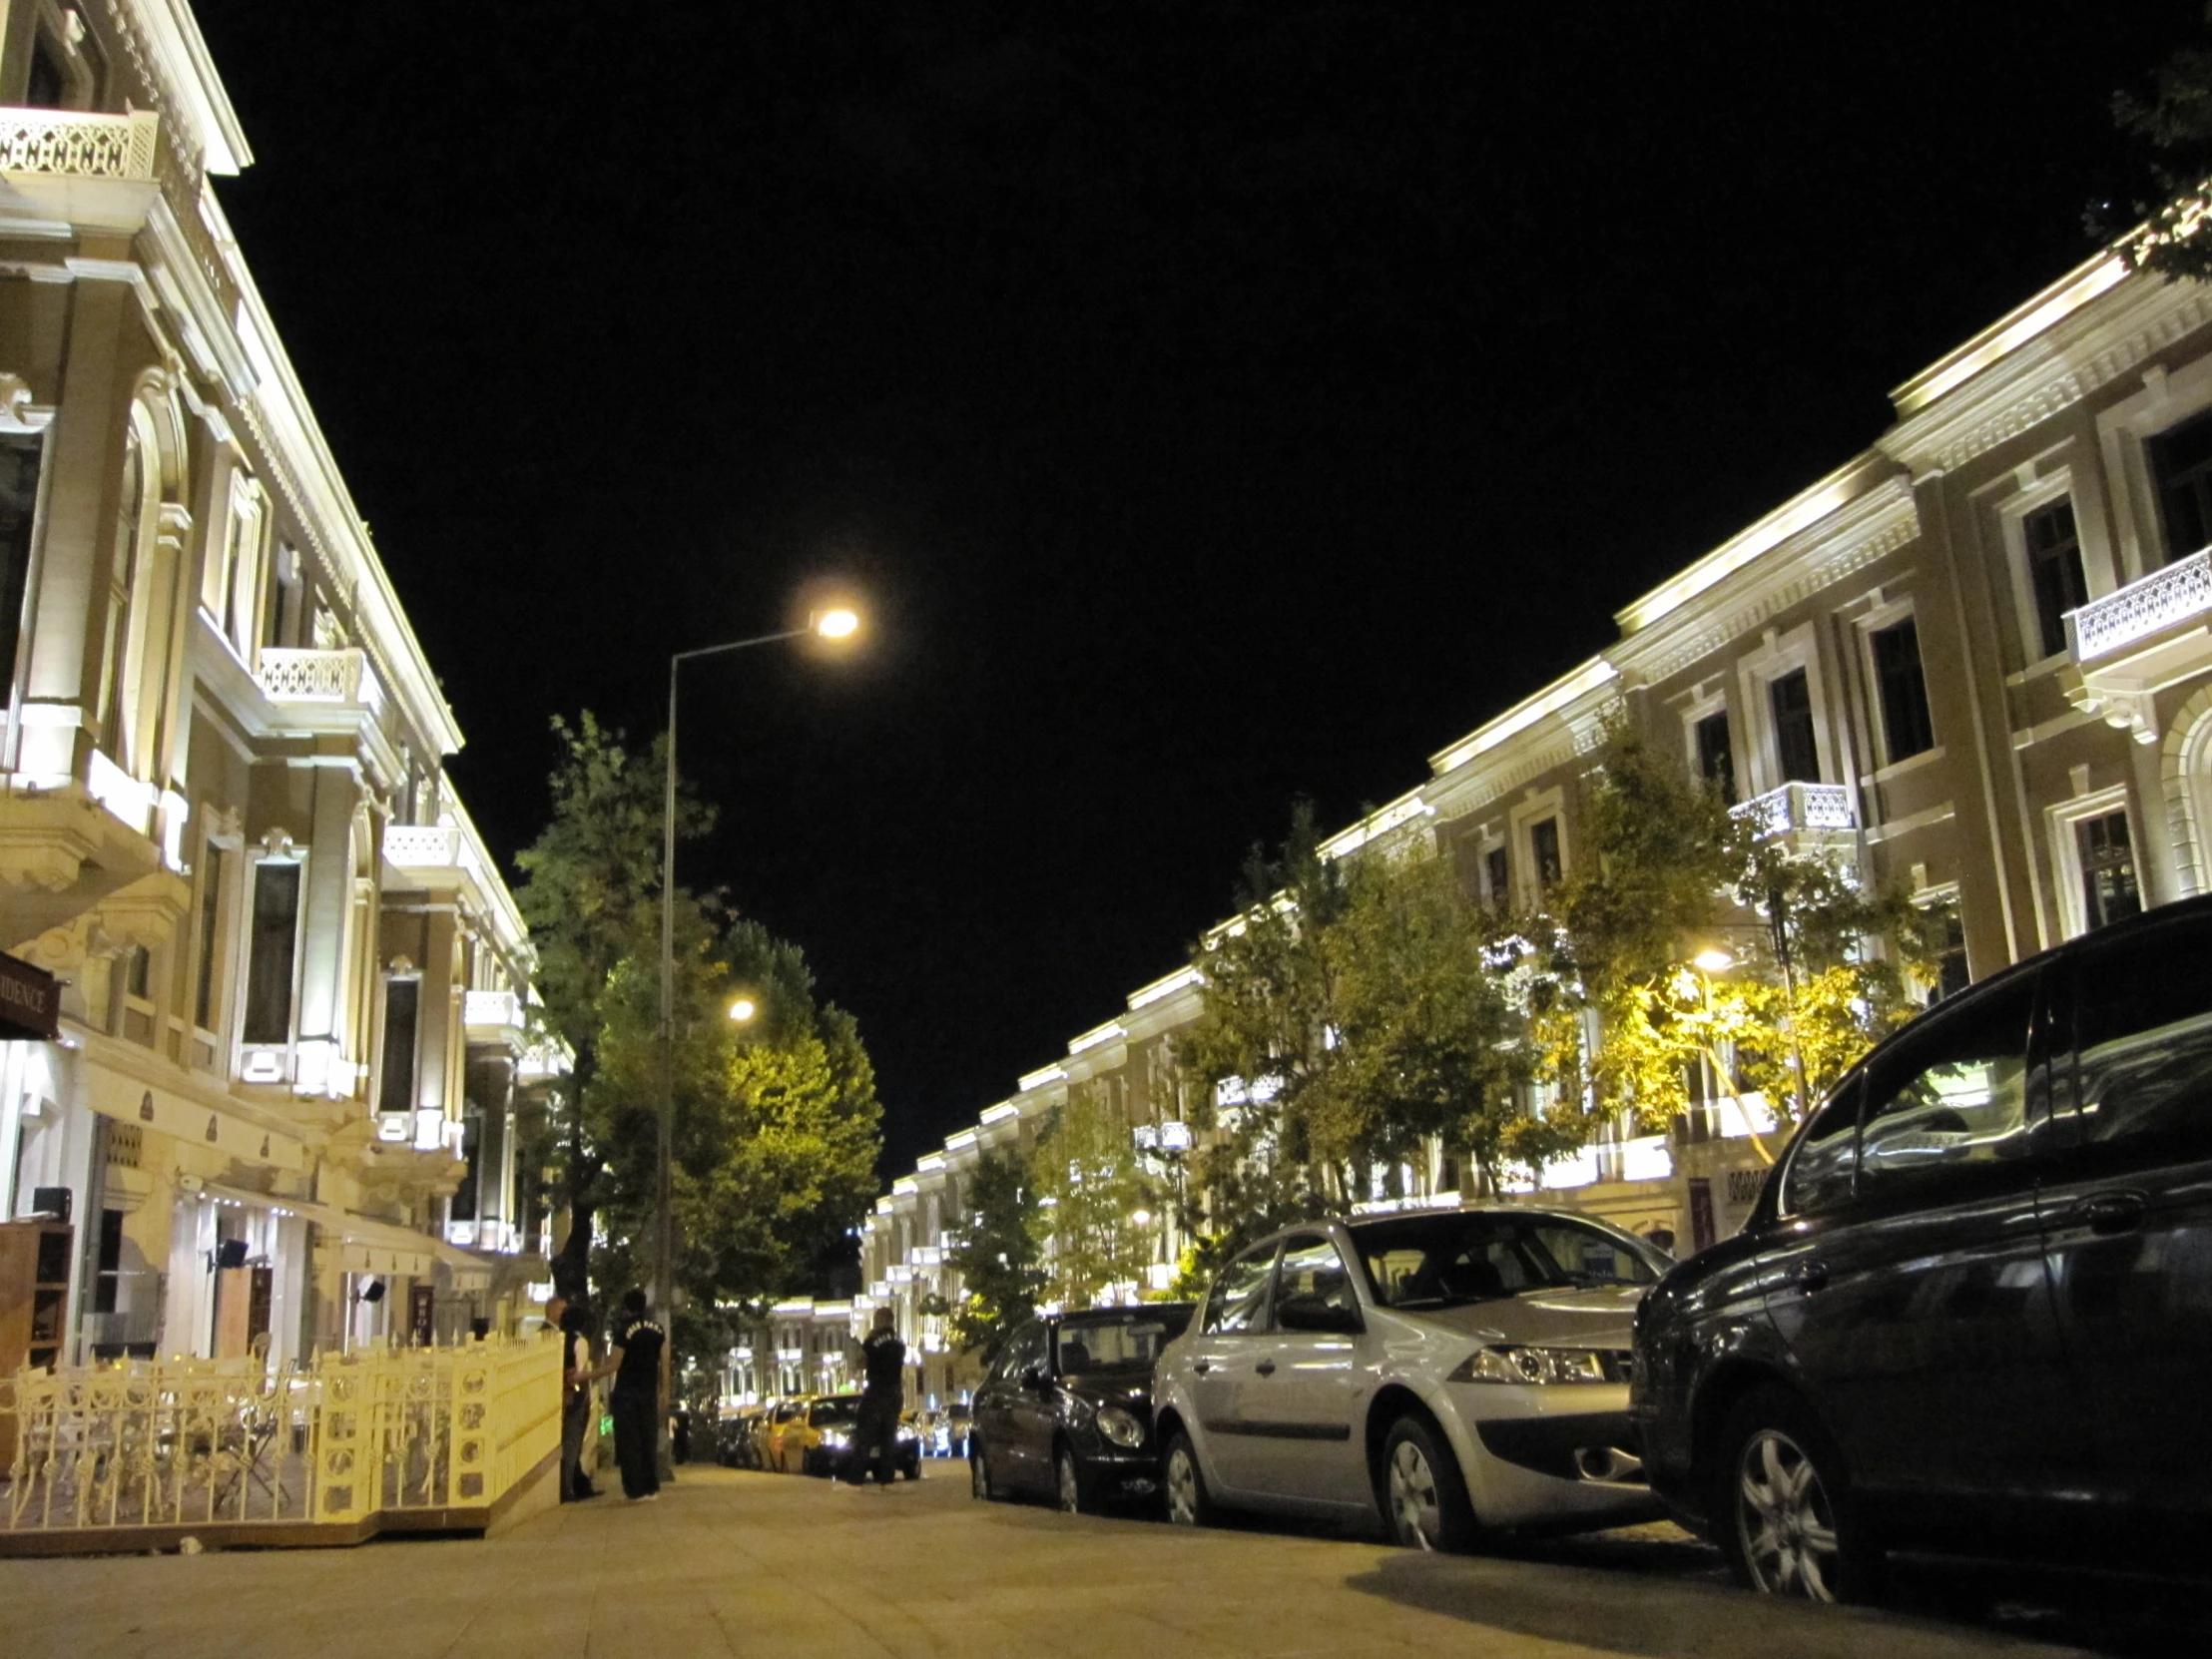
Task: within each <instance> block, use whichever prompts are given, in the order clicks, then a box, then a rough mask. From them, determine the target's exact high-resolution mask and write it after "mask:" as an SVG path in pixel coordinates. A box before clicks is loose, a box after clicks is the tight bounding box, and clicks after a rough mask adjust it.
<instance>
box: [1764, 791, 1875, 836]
mask: <svg viewBox="0 0 2212 1659" xmlns="http://www.w3.org/2000/svg"><path fill="white" fill-rule="evenodd" d="M1736 816H1737V817H1738V818H1741V819H1748V820H1750V821H1751V823H1752V824H1753V825H1755V826H1757V828H1758V830H1759V833H1760V835H1761V836H1762V837H1764V836H1767V835H1787V834H1789V833H1790V832H1791V831H1792V830H1856V829H1857V828H1858V827H1859V820H1858V818H1857V816H1856V815H1855V814H1854V813H1853V812H1852V806H1851V791H1850V789H1848V788H1847V787H1846V786H1844V785H1842V784H1785V785H1783V786H1782V787H1781V788H1780V789H1778V790H1769V791H1768V792H1767V793H1766V794H1765V795H1760V796H1754V797H1753V798H1752V799H1751V800H1749V801H1747V802H1745V803H1744V804H1743V805H1742V806H1740V807H1738V808H1737V809H1736Z"/></svg>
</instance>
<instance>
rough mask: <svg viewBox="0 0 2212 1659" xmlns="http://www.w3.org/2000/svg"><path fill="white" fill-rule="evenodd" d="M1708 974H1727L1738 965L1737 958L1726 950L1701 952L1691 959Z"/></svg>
mask: <svg viewBox="0 0 2212 1659" xmlns="http://www.w3.org/2000/svg"><path fill="white" fill-rule="evenodd" d="M1690 960H1691V961H1692V962H1694V963H1695V964H1697V966H1698V967H1699V968H1700V969H1701V970H1702V971H1704V972H1706V973H1726V972H1727V971H1728V970H1729V969H1730V968H1732V967H1734V966H1735V965H1736V958H1735V957H1733V956H1731V955H1730V954H1729V953H1728V952H1727V951H1725V950H1718V949H1716V950H1701V951H1699V952H1698V953H1697V954H1696V955H1695V956H1692V957H1691V958H1690Z"/></svg>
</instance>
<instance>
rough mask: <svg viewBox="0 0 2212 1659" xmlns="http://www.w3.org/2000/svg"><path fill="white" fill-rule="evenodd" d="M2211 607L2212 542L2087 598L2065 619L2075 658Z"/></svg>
mask: <svg viewBox="0 0 2212 1659" xmlns="http://www.w3.org/2000/svg"><path fill="white" fill-rule="evenodd" d="M2208 613H2212V548H2206V549H2205V550H2204V551H2203V552H2201V553H2193V554H2191V555H2190V556H2189V557H2188V558H2186V559H2183V560H2180V561H2179V562H2178V563H2175V564H2170V565H2167V566H2166V567H2165V568H2164V569H2163V570H2154V571H2152V572H2151V573H2150V574H2149V575H2148V576H2145V577H2142V578H2140V579H2139V580H2137V581H2133V582H2130V583H2128V585H2127V586H2126V587H2124V588H2119V589H2116V590H2115V591H2113V592H2111V593H2108V594H2106V595H2105V596H2104V597H2103V598H2101V599H2092V600H2090V601H2089V603H2088V604H2086V605H2084V606H2082V607H2081V608H2080V609H2079V610H2077V611H2074V612H2073V613H2071V615H2069V616H2068V617H2067V619H2066V626H2067V631H2068V632H2069V633H2070V634H2071V635H2072V636H2073V648H2074V650H2073V654H2074V661H2075V662H2077V663H2086V662H2089V661H2090V660H2092V659H2093V658H2097V657H2104V656H2109V655H2110V654H2111V653H2112V652H2114V651H2117V650H2119V649H2120V648H2121V647H2122V646H2127V645H2132V644H2134V643H2135V642H2136V641H2137V640H2140V639H2146V638H2148V637H2149V636H2150V635H2152V634H2155V633H2158V632H2160V631H2161V630H2163V629H2166V628H2170V627H2172V626H2173V625H2174V624H2175V623H2177V622H2186V621H2188V620H2189V619H2190V618H2192V617H2202V616H2205V615H2207V614H2208Z"/></svg>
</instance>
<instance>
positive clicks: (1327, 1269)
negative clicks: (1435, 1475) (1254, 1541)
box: [1234, 1232, 1370, 1507]
mask: <svg viewBox="0 0 2212 1659" xmlns="http://www.w3.org/2000/svg"><path fill="white" fill-rule="evenodd" d="M1269 1309H1270V1318H1269V1322H1268V1323H1269V1330H1268V1332H1267V1334H1266V1335H1265V1336H1264V1337H1262V1338H1260V1339H1258V1340H1257V1341H1255V1343H1254V1344H1253V1345H1252V1349H1251V1352H1250V1357H1249V1360H1247V1361H1242V1362H1234V1363H1242V1364H1248V1365H1249V1367H1250V1370H1249V1373H1248V1374H1246V1375H1245V1376H1243V1377H1242V1378H1241V1379H1240V1381H1239V1383H1238V1386H1239V1390H1240V1394H1241V1397H1242V1401H1243V1403H1242V1408H1241V1410H1240V1412H1239V1415H1240V1417H1241V1419H1242V1421H1243V1425H1244V1434H1245V1437H1246V1439H1247V1441H1248V1448H1249V1453H1250V1467H1251V1471H1252V1472H1251V1480H1252V1485H1253V1489H1254V1490H1256V1491H1260V1492H1264V1493H1266V1494H1268V1495H1270V1496H1272V1497H1276V1498H1278V1499H1281V1500H1283V1501H1284V1502H1285V1503H1286V1504H1289V1505H1295V1506H1305V1505H1309V1504H1328V1505H1332V1506H1338V1505H1343V1506H1357V1507H1366V1506H1367V1505H1368V1503H1369V1501H1370V1497H1369V1483H1368V1469H1367V1446H1366V1444H1365V1443H1364V1441H1363V1439H1362V1437H1361V1436H1360V1435H1359V1433H1358V1432H1357V1431H1356V1429H1357V1424H1358V1423H1359V1422H1360V1421H1361V1417H1362V1407H1363V1405H1364V1404H1365V1400H1366V1394H1367V1391H1368V1379H1367V1374H1366V1370H1365V1368H1364V1367H1363V1365H1362V1363H1361V1339H1362V1333H1363V1332H1364V1330H1365V1325H1364V1322H1363V1321H1362V1318H1361V1314H1360V1303H1359V1299H1358V1298H1357V1297H1356V1296H1355V1295H1354V1294H1353V1289H1352V1275H1351V1274H1350V1273H1349V1272H1348V1271H1347V1270H1346V1267H1345V1260H1344V1257H1343V1255H1342V1254H1341V1253H1340V1252H1339V1251H1338V1249H1337V1246H1336V1245H1335V1244H1334V1243H1333V1242H1332V1241H1331V1240H1330V1238H1329V1237H1328V1235H1326V1234H1324V1233H1319V1232H1315V1233H1294V1234H1292V1235H1291V1236H1290V1237H1289V1238H1288V1239H1286V1240H1284V1241H1283V1251H1282V1255H1281V1256H1280V1257H1279V1258H1278V1260H1277V1263H1276V1269H1275V1287H1274V1290H1273V1292H1272V1293H1271V1295H1270V1297H1269ZM1299 1327H1303V1328H1304V1329H1299Z"/></svg>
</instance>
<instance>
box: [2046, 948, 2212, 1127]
mask: <svg viewBox="0 0 2212 1659" xmlns="http://www.w3.org/2000/svg"><path fill="white" fill-rule="evenodd" d="M2074 984H2075V987H2076V988H2075V991H2074V1002H2075V1007H2074V1041H2075V1045H2076V1052H2077V1054H2078V1059H2077V1060H2076V1062H2075V1100H2076V1107H2075V1110H2076V1111H2077V1113H2078V1114H2079V1119H2080V1124H2081V1138H2082V1140H2083V1141H2084V1142H2087V1143H2090V1144H2092V1145H2106V1144H2116V1143H2121V1142H2127V1143H2134V1144H2139V1145H2140V1146H2141V1147H2142V1149H2143V1150H2145V1151H2151V1150H2154V1149H2156V1148H2160V1147H2165V1148H2170V1149H2171V1150H2173V1151H2175V1152H2201V1150H2202V1149H2203V1148H2204V1147H2205V1146H2207V1145H2208V1144H2212V920H2207V919H2206V918H2204V917H2202V916H2193V917H2190V918H2188V919H2187V920H2183V921H2170V922H2167V923H2165V924H2164V925H2163V926H2160V927H2157V928H2155V929H2153V930H2151V931H2149V932H2144V933H2135V934H2133V935H2132V936H2130V937H2128V938H2126V939H2124V940H2104V941H2100V942H2097V943H2094V944H2090V945H2085V946H2083V947H2082V950H2081V956H2080V959H2079V966H2078V967H2077V969H2076V970H2075V975H2074Z"/></svg>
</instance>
